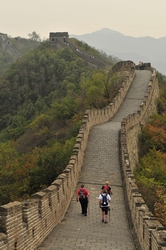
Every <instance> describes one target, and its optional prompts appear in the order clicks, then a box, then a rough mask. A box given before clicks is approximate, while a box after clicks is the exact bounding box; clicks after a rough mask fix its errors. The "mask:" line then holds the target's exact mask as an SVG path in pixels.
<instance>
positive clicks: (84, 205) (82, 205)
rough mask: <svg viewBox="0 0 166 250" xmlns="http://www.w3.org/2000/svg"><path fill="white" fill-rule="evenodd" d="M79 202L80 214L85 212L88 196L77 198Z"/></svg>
mask: <svg viewBox="0 0 166 250" xmlns="http://www.w3.org/2000/svg"><path fill="white" fill-rule="evenodd" d="M79 201H80V204H81V209H82V214H87V208H88V198H87V197H85V198H82V199H81V198H79Z"/></svg>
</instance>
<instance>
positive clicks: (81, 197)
mask: <svg viewBox="0 0 166 250" xmlns="http://www.w3.org/2000/svg"><path fill="white" fill-rule="evenodd" d="M79 199H80V200H82V199H85V190H84V189H80V194H79Z"/></svg>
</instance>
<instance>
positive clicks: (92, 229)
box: [38, 70, 151, 250]
mask: <svg viewBox="0 0 166 250" xmlns="http://www.w3.org/2000/svg"><path fill="white" fill-rule="evenodd" d="M150 78H151V72H150V71H148V70H144V71H136V77H135V79H134V81H133V83H132V85H131V87H130V89H129V91H128V94H127V96H126V98H125V99H124V102H123V103H122V105H121V107H120V109H119V112H117V114H116V115H115V116H114V117H113V119H111V120H110V122H106V123H104V124H101V125H97V126H94V127H92V128H91V131H90V135H89V138H88V144H87V147H86V151H85V158H84V162H83V167H82V170H81V174H80V178H79V182H78V184H77V188H78V187H79V186H80V184H81V183H84V184H85V187H86V188H88V189H89V191H90V203H89V211H88V216H87V217H84V216H82V215H81V209H80V205H79V203H77V202H76V200H75V194H74V195H73V198H72V201H71V203H70V206H69V209H68V211H67V213H66V215H65V217H64V220H63V221H62V222H61V223H60V224H59V225H58V226H56V227H55V228H54V230H53V231H52V232H51V234H50V235H49V236H48V237H47V239H46V240H45V241H44V242H43V243H42V244H41V246H40V247H39V248H38V250H51V249H54V250H55V249H58V250H60V249H63V250H66V249H70V250H77V249H88V250H94V249H95V250H99V249H102V250H103V249H111V250H115V249H118V250H134V249H136V247H135V244H134V241H133V235H132V231H131V230H130V227H129V223H128V218H127V213H126V208H125V202H124V193H123V187H122V180H121V171H120V165H119V137H118V134H119V130H120V126H121V120H122V119H123V117H124V116H127V115H128V114H132V113H134V112H135V111H136V110H138V108H139V105H140V104H141V102H142V100H143V98H144V95H145V93H146V90H147V87H148V84H149V81H150ZM106 180H108V181H109V182H110V183H111V186H112V190H113V195H112V201H111V211H110V221H109V223H108V224H103V223H102V222H101V211H100V209H99V207H98V196H99V191H100V188H101V185H102V184H103V183H104V182H105V181H106ZM77 188H76V189H77ZM75 191H76V190H75Z"/></svg>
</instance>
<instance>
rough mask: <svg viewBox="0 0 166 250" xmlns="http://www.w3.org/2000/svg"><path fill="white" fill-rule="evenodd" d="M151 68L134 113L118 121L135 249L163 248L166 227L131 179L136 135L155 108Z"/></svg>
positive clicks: (155, 84) (156, 91)
mask: <svg viewBox="0 0 166 250" xmlns="http://www.w3.org/2000/svg"><path fill="white" fill-rule="evenodd" d="M147 67H148V70H151V71H152V78H151V80H150V82H149V85H148V89H147V93H146V95H145V98H144V100H143V102H142V103H141V105H140V108H139V110H138V111H137V113H134V114H132V115H129V116H128V117H126V118H124V119H123V120H122V122H121V131H120V145H121V146H120V148H121V150H120V152H121V170H122V179H123V186H124V190H125V202H126V207H127V211H128V217H129V221H130V226H131V229H132V230H133V234H134V237H135V240H136V244H137V249H139V250H166V231H165V228H164V227H163V226H162V225H161V223H160V222H159V221H158V220H157V219H156V218H155V217H154V215H153V214H152V213H151V212H150V211H149V209H148V207H147V206H146V204H145V201H144V200H143V198H142V196H141V194H140V193H139V190H138V187H137V185H136V183H135V180H134V175H133V171H134V169H135V167H136V165H137V164H138V136H139V134H140V132H141V128H142V126H143V125H144V124H146V123H147V122H148V119H149V116H150V115H151V114H153V113H155V112H156V103H155V100H156V98H157V97H158V95H159V88H158V80H157V73H156V71H155V70H154V69H153V68H150V67H149V65H148V64H147Z"/></svg>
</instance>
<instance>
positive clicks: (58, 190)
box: [0, 61, 135, 250]
mask: <svg viewBox="0 0 166 250" xmlns="http://www.w3.org/2000/svg"><path fill="white" fill-rule="evenodd" d="M124 69H125V72H126V78H125V80H124V82H123V83H122V86H121V88H120V90H119V93H118V95H117V96H116V98H114V101H113V103H110V104H109V105H108V106H107V107H105V108H104V109H99V110H97V109H92V110H87V111H86V112H85V115H84V118H83V121H82V125H81V127H80V130H79V134H78V136H77V139H76V144H75V146H74V149H73V153H72V155H71V158H70V161H69V164H68V165H67V167H66V168H65V170H64V171H63V173H62V174H61V175H59V176H58V178H57V179H56V180H55V181H54V182H53V183H52V185H51V186H49V187H48V188H46V189H45V190H42V191H41V192H38V193H35V194H34V195H32V197H31V199H30V200H27V201H24V202H18V201H15V202H11V203H8V204H6V205H3V206H1V207H0V250H33V249H36V248H37V246H39V245H40V244H41V243H42V241H43V240H44V239H45V237H46V236H47V235H48V234H49V233H50V232H51V231H52V229H53V228H54V227H55V226H56V225H57V224H58V223H59V222H60V221H61V220H62V219H63V217H64V215H65V213H66V211H67V209H68V206H69V204H70V201H71V198H72V196H73V193H74V191H75V187H76V184H77V182H78V178H79V174H80V172H81V167H82V163H83V158H84V151H85V148H86V144H87V140H88V135H89V131H90V129H91V127H92V126H94V125H97V124H101V123H104V122H106V121H109V120H110V119H111V118H112V117H113V116H114V114H115V113H116V112H117V110H118V108H119V106H120V105H121V103H122V102H123V99H124V97H125V95H126V93H127V91H128V89H129V87H130V85H131V83H132V80H133V78H134V77H135V70H134V68H133V62H131V61H126V62H119V63H118V64H116V65H115V66H114V67H113V69H112V71H113V72H121V71H123V70H124Z"/></svg>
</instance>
